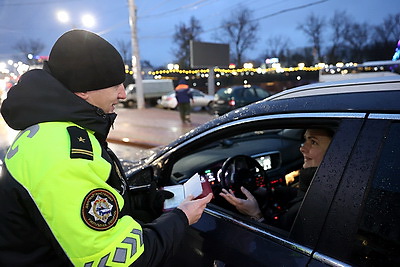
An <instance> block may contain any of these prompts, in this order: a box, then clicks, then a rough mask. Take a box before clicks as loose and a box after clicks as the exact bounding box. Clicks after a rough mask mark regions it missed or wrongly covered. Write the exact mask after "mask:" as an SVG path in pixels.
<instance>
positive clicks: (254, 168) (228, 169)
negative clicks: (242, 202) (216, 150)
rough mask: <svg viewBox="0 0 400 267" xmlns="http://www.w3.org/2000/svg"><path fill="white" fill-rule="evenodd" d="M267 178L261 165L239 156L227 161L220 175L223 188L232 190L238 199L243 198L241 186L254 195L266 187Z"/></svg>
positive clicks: (244, 156) (249, 158)
mask: <svg viewBox="0 0 400 267" xmlns="http://www.w3.org/2000/svg"><path fill="white" fill-rule="evenodd" d="M266 177H267V175H266V172H265V170H264V168H263V167H262V166H261V165H260V163H258V161H257V160H255V159H253V158H252V157H249V156H246V155H237V156H233V157H230V158H228V159H227V160H225V162H224V163H223V164H222V167H221V171H220V174H219V178H220V180H221V186H222V188H225V189H227V190H228V189H232V190H233V192H235V195H237V196H238V197H239V196H243V194H242V192H241V190H240V187H241V186H243V187H245V188H246V189H247V190H249V191H250V193H252V194H253V193H254V191H255V190H256V189H258V188H260V187H261V186H265V180H266Z"/></svg>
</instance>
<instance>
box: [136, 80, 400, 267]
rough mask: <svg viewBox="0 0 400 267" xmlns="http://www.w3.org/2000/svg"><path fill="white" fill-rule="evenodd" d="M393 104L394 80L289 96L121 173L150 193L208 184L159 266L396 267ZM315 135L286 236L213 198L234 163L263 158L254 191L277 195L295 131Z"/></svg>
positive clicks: (297, 159)
mask: <svg viewBox="0 0 400 267" xmlns="http://www.w3.org/2000/svg"><path fill="white" fill-rule="evenodd" d="M399 100H400V78H397V77H388V78H379V79H365V80H354V81H341V82H337V83H324V84H315V85H309V86H303V87H299V88H298V89H293V90H288V91H284V92H282V93H280V94H277V95H273V96H271V97H269V98H267V99H265V100H263V101H259V102H257V103H254V104H251V105H248V106H245V107H243V108H239V109H237V110H234V111H232V112H230V113H227V114H225V115H223V116H220V117H218V118H216V119H214V120H212V121H210V122H208V123H206V124H204V125H202V126H200V127H198V128H196V129H194V130H192V131H190V132H188V133H187V134H185V135H184V136H182V137H180V138H179V139H177V140H175V141H174V142H172V143H171V144H169V145H168V146H165V147H164V148H162V149H161V150H160V151H159V152H158V153H157V154H155V155H153V156H152V157H150V158H148V159H147V160H145V161H144V163H143V164H142V165H141V166H140V167H139V168H137V169H134V170H131V171H130V172H129V176H130V179H131V180H137V179H138V177H140V178H143V176H147V178H151V179H154V180H156V181H157V183H158V184H159V185H160V186H164V185H170V184H176V183H183V182H185V181H186V180H187V179H188V178H190V177H191V176H192V175H193V174H195V173H198V174H199V175H200V176H202V177H204V178H205V179H208V180H209V181H213V183H212V189H213V193H214V199H213V200H212V203H210V204H209V205H208V207H207V208H206V211H205V213H204V214H203V216H202V218H201V219H200V221H199V222H198V223H196V224H194V225H192V226H191V227H190V230H189V231H188V234H187V236H186V238H185V242H184V243H183V244H182V248H181V251H179V253H178V254H177V255H176V256H175V257H174V258H172V259H171V261H170V262H169V263H168V264H167V266H188V265H190V266H281V265H282V266H307V265H309V266H326V265H330V266H347V265H348V266H350V265H358V266H395V265H399V264H400V256H399V253H398V250H399V249H400V238H399V237H400V235H399V233H400V204H399V203H400V178H399V176H398V174H399V173H400V138H399V136H400V104H399ZM319 127H322V128H330V129H333V130H334V132H335V135H334V138H333V139H332V142H331V144H330V146H329V148H328V150H327V152H326V154H325V157H324V159H323V161H322V163H321V165H320V166H319V168H318V170H317V172H316V174H315V175H314V178H313V180H312V182H311V185H310V186H309V188H308V190H307V193H306V195H305V197H304V199H303V201H302V203H301V205H300V208H299V209H298V212H297V216H296V217H295V219H294V221H293V224H292V226H291V229H290V230H284V229H281V228H280V227H279V225H270V224H268V223H260V222H257V221H254V220H252V219H250V218H248V217H246V216H244V215H241V214H240V213H239V212H237V211H236V210H235V209H234V208H232V206H230V205H228V204H227V203H226V202H224V201H223V200H221V198H220V197H219V196H218V192H219V190H220V189H221V184H220V182H219V180H218V177H220V176H219V174H218V171H219V170H220V168H221V165H222V164H223V163H224V161H225V160H226V159H227V158H229V157H231V156H235V155H238V154H244V155H248V156H251V157H253V158H255V159H257V160H261V157H262V156H265V158H263V160H266V163H267V164H265V165H263V166H266V167H264V169H265V171H266V177H264V183H265V184H261V185H260V186H286V184H282V183H281V182H278V183H276V181H281V180H279V179H278V178H279V177H281V176H282V175H283V174H285V173H287V172H289V171H291V170H293V169H296V168H300V167H301V165H302V164H301V160H302V158H301V155H299V153H298V147H299V145H300V144H301V142H302V141H301V138H299V136H301V133H302V132H301V131H304V130H305V129H307V128H319ZM143 168H144V170H143ZM149 170H150V171H149ZM279 216H280V215H279Z"/></svg>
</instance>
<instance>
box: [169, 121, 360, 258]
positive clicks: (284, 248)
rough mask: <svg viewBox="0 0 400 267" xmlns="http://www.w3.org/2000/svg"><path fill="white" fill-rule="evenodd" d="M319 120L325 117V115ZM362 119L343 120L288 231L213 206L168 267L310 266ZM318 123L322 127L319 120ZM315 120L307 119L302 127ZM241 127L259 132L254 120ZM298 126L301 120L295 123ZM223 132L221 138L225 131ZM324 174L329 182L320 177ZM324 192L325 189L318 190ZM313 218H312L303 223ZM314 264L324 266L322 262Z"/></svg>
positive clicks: (189, 233)
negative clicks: (309, 263) (179, 266)
mask: <svg viewBox="0 0 400 267" xmlns="http://www.w3.org/2000/svg"><path fill="white" fill-rule="evenodd" d="M316 116H317V117H318V115H316ZM321 116H323V117H326V116H327V114H323V115H321ZM283 117H285V116H283ZM306 117H308V116H306ZM358 117H359V118H353V119H343V120H341V121H340V123H339V127H338V130H337V133H336V134H335V138H334V140H333V141H332V145H331V147H330V148H329V150H328V152H327V154H326V158H327V163H324V162H325V160H324V161H323V164H322V165H321V167H320V169H319V170H318V172H317V174H316V176H315V177H316V178H314V180H315V179H317V180H316V181H314V182H313V184H312V185H311V187H310V189H309V193H307V195H306V198H305V200H304V202H303V206H302V207H301V209H300V211H299V214H298V216H297V218H296V220H295V223H294V225H293V228H292V230H291V231H290V232H287V231H283V230H281V229H279V228H277V227H273V226H271V225H267V224H263V223H259V222H256V221H253V220H250V219H248V218H247V217H245V216H243V215H241V214H238V212H235V211H234V210H227V209H225V208H224V207H221V206H217V205H215V204H209V205H208V208H207V209H206V211H205V213H204V214H203V216H202V218H201V219H200V221H199V222H198V223H196V224H194V225H193V226H191V227H190V229H189V230H188V233H187V235H186V237H185V242H184V244H183V245H182V250H181V251H180V252H179V253H178V255H177V256H176V257H175V258H174V259H172V261H171V262H170V263H169V265H167V266H177V265H175V264H178V265H181V266H189V265H190V266H216V265H217V266H218V264H220V266H306V265H307V263H308V262H309V261H310V258H311V256H312V253H313V251H314V248H315V246H316V245H317V241H318V237H319V234H320V232H321V231H322V226H323V223H324V221H325V218H326V216H327V214H328V210H329V206H330V204H331V202H332V199H333V195H332V194H331V192H334V191H335V188H336V187H337V184H338V182H339V181H340V178H341V174H342V173H343V170H344V168H345V166H346V164H347V158H348V157H349V155H350V153H351V151H352V148H353V146H354V143H355V140H356V138H357V136H358V131H359V129H360V128H361V125H362V118H363V115H359V116H358ZM298 119H299V118H298V117H296V120H298ZM314 120H315V121H316V122H319V123H320V119H317V118H314ZM314 120H313V119H310V118H307V119H304V121H303V122H304V127H307V126H306V125H310V124H312V122H313V121H314ZM255 121H257V120H255ZM293 121H294V120H293V118H291V117H290V115H288V117H287V118H286V120H285V119H281V120H277V121H274V122H273V123H274V124H277V125H280V126H281V127H282V125H283V124H287V123H293ZM262 123H265V122H262ZM271 123H272V122H271ZM237 124H238V125H239V126H240V127H242V128H243V127H244V128H248V129H253V130H254V129H257V127H256V126H255V124H256V122H252V123H250V124H249V123H247V124H246V123H244V122H243V123H241V122H240V121H238V122H237ZM299 124H300V123H299V122H298V121H297V124H296V125H297V126H298V125H299ZM263 126H264V125H263ZM224 129H225V130H226V128H224ZM231 130H232V131H235V130H237V129H231ZM220 134H221V135H223V133H222V132H221V133H220ZM338 156H339V158H338ZM334 159H337V162H335V164H334V165H332V164H331V163H330V162H331V161H333V160H334ZM332 168H334V171H333V170H332ZM326 176H328V177H329V179H322V178H323V177H326ZM325 186H328V187H326V188H325ZM321 189H324V190H323V191H322V192H320V190H321ZM310 192H312V193H310ZM314 194H316V195H315V196H314ZM309 218H310V219H311V220H304V219H309ZM315 263H316V264H317V265H318V264H321V266H322V265H323V263H322V262H320V263H318V262H315Z"/></svg>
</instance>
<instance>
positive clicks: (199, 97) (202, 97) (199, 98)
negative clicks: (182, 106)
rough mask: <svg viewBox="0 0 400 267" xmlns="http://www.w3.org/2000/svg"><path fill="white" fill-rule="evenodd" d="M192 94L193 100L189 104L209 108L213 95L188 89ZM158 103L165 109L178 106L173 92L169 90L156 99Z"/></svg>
mask: <svg viewBox="0 0 400 267" xmlns="http://www.w3.org/2000/svg"><path fill="white" fill-rule="evenodd" d="M190 90H191V92H192V95H193V100H194V102H191V103H190V104H191V106H192V108H193V107H201V108H204V109H206V108H211V106H212V104H213V101H214V96H212V95H207V94H205V93H203V92H201V91H199V90H197V89H193V88H192V89H190ZM157 102H158V104H159V105H161V106H162V107H163V108H166V109H176V107H177V106H178V101H177V100H176V97H175V92H171V93H169V94H167V95H163V96H162V97H161V98H160V99H159V100H158V101H157Z"/></svg>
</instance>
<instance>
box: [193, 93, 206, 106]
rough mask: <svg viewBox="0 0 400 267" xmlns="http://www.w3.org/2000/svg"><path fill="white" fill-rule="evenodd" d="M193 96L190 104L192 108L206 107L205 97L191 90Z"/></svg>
mask: <svg viewBox="0 0 400 267" xmlns="http://www.w3.org/2000/svg"><path fill="white" fill-rule="evenodd" d="M192 94H193V102H192V103H191V104H192V106H193V107H206V106H207V105H208V100H207V99H206V98H205V95H204V94H203V93H202V92H200V91H198V90H192Z"/></svg>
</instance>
